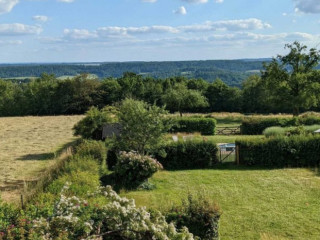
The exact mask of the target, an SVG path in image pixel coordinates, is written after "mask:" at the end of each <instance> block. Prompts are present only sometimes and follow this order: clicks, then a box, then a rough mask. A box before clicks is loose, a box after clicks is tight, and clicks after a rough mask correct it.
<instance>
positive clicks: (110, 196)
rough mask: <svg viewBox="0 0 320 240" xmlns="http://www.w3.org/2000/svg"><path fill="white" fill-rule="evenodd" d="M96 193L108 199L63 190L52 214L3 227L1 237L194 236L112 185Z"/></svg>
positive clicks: (63, 239)
mask: <svg viewBox="0 0 320 240" xmlns="http://www.w3.org/2000/svg"><path fill="white" fill-rule="evenodd" d="M66 188H67V186H65V187H64V190H65V189H66ZM93 195H97V196H98V195H99V196H103V197H104V198H105V199H106V200H107V203H106V204H104V205H101V206H98V205H95V206H94V205H90V204H89V203H88V201H86V200H85V199H80V198H78V197H75V196H72V197H67V196H65V195H64V194H63V192H62V194H61V196H60V199H59V201H58V202H57V203H56V204H55V205H54V209H53V214H52V215H51V216H49V217H48V218H43V217H41V216H39V217H37V218H35V219H19V220H18V222H17V225H10V226H8V227H7V228H6V229H4V230H3V229H1V231H2V232H1V233H0V239H1V240H11V239H33V240H36V239H39V240H40V239H48V240H49V239H57V240H58V239H59V240H67V239H70V240H76V239H88V240H89V239H95V240H98V239H107V240H109V239H110V240H111V239H128V240H129V239H132V240H133V239H141V240H142V239H146V240H148V239H150V240H151V239H159V240H160V239H163V240H164V239H176V240H178V239H179V240H180V239H181V240H182V239H183V240H192V239H194V238H193V234H191V233H189V231H188V229H187V228H185V227H184V228H182V229H181V230H180V231H178V230H177V229H176V228H175V226H174V225H173V224H172V223H171V224H168V223H167V222H166V220H165V217H164V216H163V215H162V214H161V213H160V212H158V211H153V212H151V213H150V212H148V211H147V210H146V209H145V208H137V207H136V205H135V203H134V200H128V199H126V198H122V197H120V196H118V195H117V193H116V192H114V191H113V190H112V189H111V187H110V186H107V187H106V188H100V189H99V190H98V191H96V192H94V193H93ZM1 209H2V207H1V208H0V210H1ZM0 212H1V211H0ZM5 217H7V216H5Z"/></svg>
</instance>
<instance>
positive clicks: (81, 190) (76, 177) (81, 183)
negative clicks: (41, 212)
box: [47, 171, 100, 196]
mask: <svg viewBox="0 0 320 240" xmlns="http://www.w3.org/2000/svg"><path fill="white" fill-rule="evenodd" d="M99 179H100V177H99V174H98V172H96V173H91V172H88V171H73V172H72V173H71V174H67V175H64V176H61V177H60V178H58V179H57V180H55V181H53V182H52V184H50V185H49V186H48V188H47V191H48V192H50V193H52V194H59V193H60V191H61V189H62V188H63V186H64V185H65V183H66V182H70V183H72V184H71V185H70V187H69V189H68V195H69V196H71V195H77V196H85V195H86V194H87V192H88V191H91V190H92V189H95V188H96V187H97V186H99V185H100V180H99Z"/></svg>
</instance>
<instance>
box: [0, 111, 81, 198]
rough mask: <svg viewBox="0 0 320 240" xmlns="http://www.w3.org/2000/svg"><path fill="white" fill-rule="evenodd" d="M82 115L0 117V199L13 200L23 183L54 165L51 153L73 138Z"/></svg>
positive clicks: (17, 195)
mask: <svg viewBox="0 0 320 240" xmlns="http://www.w3.org/2000/svg"><path fill="white" fill-rule="evenodd" d="M81 118H82V116H56V117H11V118H0V165H1V168H0V189H1V198H2V199H4V200H7V201H11V202H13V201H16V200H17V198H18V197H19V193H20V192H21V189H22V188H23V186H24V184H25V183H26V182H30V181H35V180H37V178H38V177H39V176H41V173H42V171H43V170H44V169H46V168H49V167H50V166H51V165H52V164H53V163H54V162H55V160H54V157H55V153H56V152H57V151H58V150H59V148H61V147H63V145H64V144H67V143H70V142H72V141H73V140H75V138H74V137H73V135H72V127H73V125H74V124H75V123H76V122H77V121H79V120H80V119H81Z"/></svg>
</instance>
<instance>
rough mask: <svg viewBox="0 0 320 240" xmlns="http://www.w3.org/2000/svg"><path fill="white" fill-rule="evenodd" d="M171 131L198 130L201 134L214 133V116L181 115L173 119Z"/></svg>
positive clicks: (188, 131) (215, 122)
mask: <svg viewBox="0 0 320 240" xmlns="http://www.w3.org/2000/svg"><path fill="white" fill-rule="evenodd" d="M173 122H174V125H173V127H172V128H171V130H170V131H171V132H187V133H192V132H200V133H201V134H202V135H214V134H215V129H216V125H217V121H216V120H215V119H214V118H204V117H181V118H174V119H173Z"/></svg>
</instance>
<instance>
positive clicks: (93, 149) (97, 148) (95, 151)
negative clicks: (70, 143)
mask: <svg viewBox="0 0 320 240" xmlns="http://www.w3.org/2000/svg"><path fill="white" fill-rule="evenodd" d="M75 152H76V155H77V156H79V157H82V158H83V157H89V158H93V159H95V160H96V161H97V162H98V163H99V164H103V163H105V160H106V157H107V148H106V145H105V143H104V142H102V141H94V140H83V142H82V143H80V144H79V145H78V146H77V147H76V149H75Z"/></svg>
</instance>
